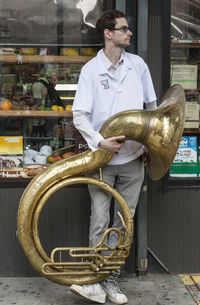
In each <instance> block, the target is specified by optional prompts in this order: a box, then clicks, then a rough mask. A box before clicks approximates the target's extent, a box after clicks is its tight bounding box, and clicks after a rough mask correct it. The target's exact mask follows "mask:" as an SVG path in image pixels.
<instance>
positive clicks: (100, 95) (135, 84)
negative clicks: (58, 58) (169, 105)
mask: <svg viewBox="0 0 200 305" xmlns="http://www.w3.org/2000/svg"><path fill="white" fill-rule="evenodd" d="M155 100H156V96H155V92H154V88H153V84H152V80H151V76H150V73H149V69H148V67H147V65H146V64H145V62H144V61H143V59H142V58H140V57H139V56H137V55H134V54H130V53H127V52H125V51H124V50H123V51H122V55H121V58H120V60H119V62H118V66H117V67H114V66H113V64H112V63H111V62H110V61H109V60H108V58H107V57H106V56H105V54H104V52H103V50H100V51H99V52H98V54H97V56H96V57H95V58H93V59H92V60H91V61H89V62H88V63H87V64H86V65H85V66H84V67H83V68H82V71H81V74H80V77H79V82H78V88H77V92H76V95H75V100H74V103H73V108H72V111H73V112H74V124H75V126H76V127H77V128H78V129H79V131H80V132H81V133H82V135H83V137H84V138H85V140H86V141H87V142H88V145H89V147H90V148H91V149H92V150H96V149H98V144H99V142H100V141H101V139H102V136H101V135H100V133H99V132H98V131H99V129H100V128H101V126H102V125H103V123H104V122H105V121H106V120H107V119H108V118H110V117H111V116H112V115H114V114H116V113H118V112H120V111H124V110H133V109H143V104H144V103H146V104H148V103H151V102H153V101H155ZM77 111H78V113H79V114H78V116H77ZM83 112H84V113H87V114H88V117H87V122H86V120H85V121H84V120H83V121H82V120H80V114H81V113H83ZM142 152H143V147H142V145H141V144H140V143H137V142H135V141H126V143H125V145H124V146H123V147H122V148H121V149H120V151H119V154H117V155H114V156H113V158H112V159H111V160H110V162H109V164H123V163H127V162H130V161H131V160H133V159H136V158H137V157H138V156H140V155H141V154H142Z"/></svg>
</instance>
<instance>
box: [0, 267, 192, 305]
mask: <svg viewBox="0 0 200 305" xmlns="http://www.w3.org/2000/svg"><path fill="white" fill-rule="evenodd" d="M120 287H121V289H122V291H123V292H124V293H125V294H126V295H127V297H128V299H129V303H128V304H129V305H171V304H174V305H195V304H196V302H195V301H194V299H193V298H192V296H191V294H190V293H189V292H188V290H187V288H186V287H185V286H184V284H183V283H182V281H181V280H180V278H179V276H177V275H169V274H166V273H158V274H157V273H156V274H148V275H146V276H144V277H142V278H138V277H136V276H128V277H124V276H123V277H121V278H120ZM14 304H16V305H29V304H31V305H68V304H69V305H73V304H76V305H79V304H82V305H86V304H88V305H91V304H97V303H94V302H91V301H87V300H85V299H82V298H79V297H78V296H76V295H73V294H72V293H71V292H70V291H69V288H68V287H65V286H61V285H58V284H55V283H53V282H51V281H48V280H47V279H45V278H43V277H26V278H25V277H23V278H16V277H10V278H7V277H6V278H5V277H2V278H0V305H14ZM106 304H113V303H111V302H109V301H107V302H106Z"/></svg>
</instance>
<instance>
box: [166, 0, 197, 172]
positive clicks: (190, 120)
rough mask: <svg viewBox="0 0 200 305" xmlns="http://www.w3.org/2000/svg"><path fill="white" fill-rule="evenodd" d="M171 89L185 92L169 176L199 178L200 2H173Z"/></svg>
mask: <svg viewBox="0 0 200 305" xmlns="http://www.w3.org/2000/svg"><path fill="white" fill-rule="evenodd" d="M171 13H172V16H171V35H172V36H171V38H172V44H171V85H173V84H176V83H178V84H180V85H181V86H182V87H183V89H184V90H185V97H186V120H185V126H184V127H185V129H184V134H183V137H182V139H181V143H180V146H179V148H178V151H177V154H176V157H175V159H174V163H173V165H172V167H171V169H170V175H171V176H175V177H200V163H199V161H200V144H199V143H200V129H199V108H200V2H199V1H197V0H172V12H171Z"/></svg>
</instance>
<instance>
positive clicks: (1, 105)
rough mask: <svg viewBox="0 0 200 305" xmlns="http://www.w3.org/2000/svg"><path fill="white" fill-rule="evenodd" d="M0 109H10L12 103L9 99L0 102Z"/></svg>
mask: <svg viewBox="0 0 200 305" xmlns="http://www.w3.org/2000/svg"><path fill="white" fill-rule="evenodd" d="M0 109H1V110H10V109H12V103H11V102H10V101H3V102H0Z"/></svg>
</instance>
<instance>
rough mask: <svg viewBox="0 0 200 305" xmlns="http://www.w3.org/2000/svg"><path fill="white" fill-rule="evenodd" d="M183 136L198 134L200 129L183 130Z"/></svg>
mask: <svg viewBox="0 0 200 305" xmlns="http://www.w3.org/2000/svg"><path fill="white" fill-rule="evenodd" d="M183 133H184V134H186V133H187V134H200V128H185V129H184V131H183Z"/></svg>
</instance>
